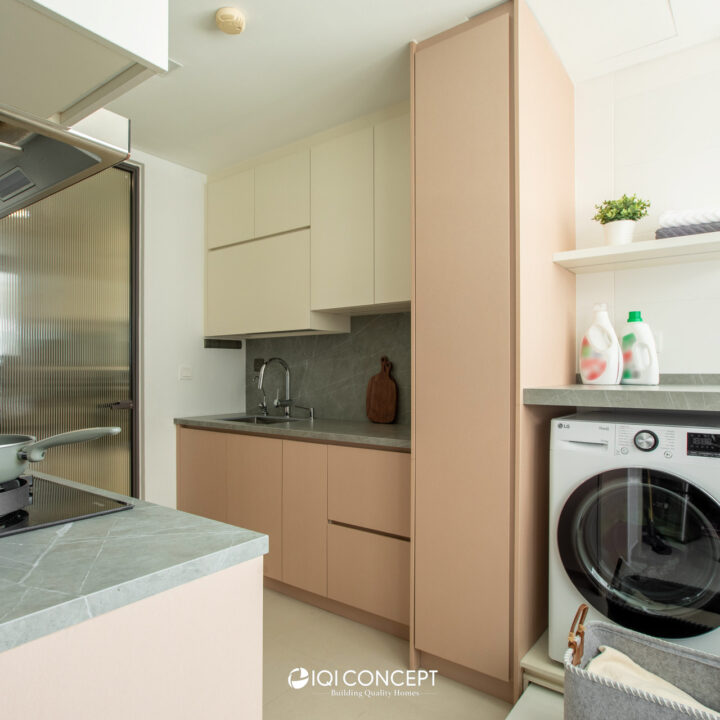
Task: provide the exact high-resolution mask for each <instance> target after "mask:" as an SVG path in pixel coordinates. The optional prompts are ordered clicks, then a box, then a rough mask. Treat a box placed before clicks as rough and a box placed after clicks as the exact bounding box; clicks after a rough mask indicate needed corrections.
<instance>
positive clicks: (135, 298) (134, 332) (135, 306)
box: [114, 162, 142, 498]
mask: <svg viewBox="0 0 720 720" xmlns="http://www.w3.org/2000/svg"><path fill="white" fill-rule="evenodd" d="M114 167H115V168H117V169H118V170H123V171H125V172H128V173H130V398H129V400H130V401H131V403H132V408H131V409H130V410H129V412H130V413H131V414H130V428H131V433H132V435H131V439H130V494H131V495H132V497H134V498H139V497H140V448H141V447H142V444H141V442H140V422H138V412H139V410H140V167H139V166H137V165H133V164H131V163H129V162H121V163H118V164H117V165H115V166H114Z"/></svg>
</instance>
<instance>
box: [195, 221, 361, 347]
mask: <svg viewBox="0 0 720 720" xmlns="http://www.w3.org/2000/svg"><path fill="white" fill-rule="evenodd" d="M206 272H207V278H206V318H205V334H206V335H207V336H211V337H212V336H221V337H222V336H226V337H227V336H231V337H232V336H238V335H240V336H243V335H252V334H262V333H279V332H309V331H313V332H349V330H350V323H349V318H347V317H344V316H342V315H330V314H323V313H314V312H312V311H311V310H310V233H309V231H308V230H300V231H297V232H293V233H286V234H283V235H275V236H272V237H268V238H263V239H261V240H254V241H252V242H247V243H240V244H236V245H230V246H227V247H221V248H215V249H212V250H210V251H209V252H208V253H207V267H206Z"/></svg>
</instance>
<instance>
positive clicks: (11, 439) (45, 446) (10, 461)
mask: <svg viewBox="0 0 720 720" xmlns="http://www.w3.org/2000/svg"><path fill="white" fill-rule="evenodd" d="M119 432H120V428H119V427H95V428H86V429H84V430H73V431H72V432H65V433H60V434H59V435H51V436H50V437H48V438H45V439H44V440H40V441H38V440H37V438H35V437H33V436H32V435H0V483H3V482H6V481H8V480H14V479H15V478H16V477H18V476H19V475H22V474H23V473H24V472H26V470H27V467H28V463H31V462H40V461H41V460H44V459H45V453H46V452H47V451H48V450H49V449H50V448H51V447H56V446H57V445H70V444H71V443H79V442H85V441H86V440H96V439H97V438H101V437H105V435H117V434H118V433H119Z"/></svg>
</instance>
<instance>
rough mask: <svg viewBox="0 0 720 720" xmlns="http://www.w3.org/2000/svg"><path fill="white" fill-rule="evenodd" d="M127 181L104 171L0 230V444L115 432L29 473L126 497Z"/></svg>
mask: <svg viewBox="0 0 720 720" xmlns="http://www.w3.org/2000/svg"><path fill="white" fill-rule="evenodd" d="M133 182H134V175H133V173H132V172H130V171H129V170H125V169H120V168H111V169H109V170H106V171H104V172H102V173H100V174H99V175H95V176H94V177H91V178H89V179H87V180H84V181H82V182H80V183H78V184H76V185H73V186H72V187H69V188H67V189H66V190H63V191H61V192H60V193H58V194H56V195H53V196H51V197H48V198H46V199H45V200H41V201H40V202H38V203H36V204H35V205H32V206H30V207H29V208H27V209H25V210H20V211H18V212H16V213H13V214H12V215H10V216H8V217H6V218H4V219H2V220H0V432H3V433H24V434H29V435H35V436H37V437H39V438H42V437H46V436H48V435H53V434H55V433H60V432H65V431H67V430H74V429H78V428H84V427H93V426H97V425H118V426H120V427H121V429H122V432H121V433H120V434H119V435H117V436H113V437H107V438H103V439H101V440H95V441H92V442H88V443H82V444H78V445H68V446H63V447H58V448H54V449H52V450H49V451H48V454H47V458H46V460H45V461H43V462H42V463H39V464H37V465H34V466H33V467H34V468H35V469H36V470H38V471H41V472H46V473H50V474H53V475H58V476H61V477H65V478H70V479H72V480H76V481H79V482H83V483H87V484H88V485H93V486H95V487H101V488H106V489H108V490H113V491H115V492H121V493H124V494H128V495H129V494H131V492H132V489H133V482H132V475H133V473H132V468H133V433H134V428H133V415H134V410H133V405H134V403H133V400H134V395H133V394H134V387H133V384H134V383H133V355H134V343H133V327H134V323H133V314H134V299H133V273H134V264H135V263H134V259H133V258H134V250H133V246H134V223H135V218H134V204H133V192H134V188H133Z"/></svg>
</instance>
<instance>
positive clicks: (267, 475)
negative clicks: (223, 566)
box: [223, 434, 283, 580]
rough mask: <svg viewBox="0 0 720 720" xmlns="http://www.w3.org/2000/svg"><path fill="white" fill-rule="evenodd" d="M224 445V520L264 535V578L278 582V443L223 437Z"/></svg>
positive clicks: (248, 437)
mask: <svg viewBox="0 0 720 720" xmlns="http://www.w3.org/2000/svg"><path fill="white" fill-rule="evenodd" d="M223 437H224V440H225V441H226V443H227V469H226V478H227V517H226V521H227V522H229V523H230V524H231V525H239V526H241V527H244V528H247V529H248V530H255V531H256V532H261V533H265V534H266V535H267V536H268V537H269V538H270V551H269V552H268V554H267V555H265V575H266V576H267V577H271V578H275V579H276V580H281V579H282V485H283V460H282V442H281V441H278V440H273V439H270V438H264V437H256V436H252V435H234V434H224V435H223Z"/></svg>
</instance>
